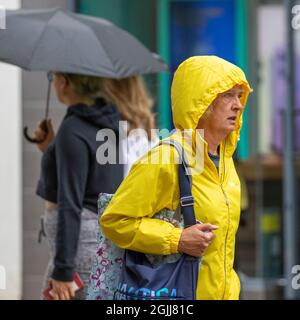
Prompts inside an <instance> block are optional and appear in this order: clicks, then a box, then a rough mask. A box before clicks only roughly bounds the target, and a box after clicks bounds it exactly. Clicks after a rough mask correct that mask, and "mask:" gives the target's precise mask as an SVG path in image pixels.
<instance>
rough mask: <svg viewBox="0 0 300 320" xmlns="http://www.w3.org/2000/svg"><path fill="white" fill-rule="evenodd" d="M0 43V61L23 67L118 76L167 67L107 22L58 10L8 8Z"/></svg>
mask: <svg viewBox="0 0 300 320" xmlns="http://www.w3.org/2000/svg"><path fill="white" fill-rule="evenodd" d="M0 44H1V45H0V61H2V62H6V63H9V64H13V65H17V66H19V67H21V68H23V69H25V70H36V71H50V70H51V71H59V72H66V73H77V74H85V75H94V76H101V77H107V78H117V79H120V78H126V77H129V76H132V75H141V74H147V73H156V72H161V71H165V70H166V69H167V65H166V64H165V63H164V62H163V61H162V59H161V58H160V57H159V56H158V55H156V54H153V53H152V52H150V51H149V50H148V49H147V48H146V47H145V46H144V45H143V44H141V43H140V42H139V41H138V40H137V39H136V38H134V37H133V36H132V35H130V34H129V33H128V32H126V31H124V30H122V29H120V28H118V27H117V26H115V25H114V24H112V23H111V22H109V21H107V20H104V19H100V18H95V17H90V16H86V15H81V14H76V13H71V12H66V11H63V10H61V9H44V10H26V9H21V10H8V11H7V12H6V29H4V30H0Z"/></svg>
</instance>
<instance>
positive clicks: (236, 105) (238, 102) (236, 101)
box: [233, 96, 243, 110]
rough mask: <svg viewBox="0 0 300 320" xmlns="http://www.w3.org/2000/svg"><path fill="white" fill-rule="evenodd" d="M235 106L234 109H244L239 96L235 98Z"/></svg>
mask: <svg viewBox="0 0 300 320" xmlns="http://www.w3.org/2000/svg"><path fill="white" fill-rule="evenodd" d="M233 106H234V108H237V109H239V110H241V109H243V105H242V103H241V100H240V98H239V97H238V96H236V97H235V98H234V103H233Z"/></svg>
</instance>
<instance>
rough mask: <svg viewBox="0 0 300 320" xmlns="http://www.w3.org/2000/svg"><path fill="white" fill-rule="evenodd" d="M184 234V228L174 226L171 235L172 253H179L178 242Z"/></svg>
mask: <svg viewBox="0 0 300 320" xmlns="http://www.w3.org/2000/svg"><path fill="white" fill-rule="evenodd" d="M181 234H182V229H180V228H174V229H173V230H172V232H171V236H170V250H171V254H172V253H178V244H179V240H180V237H181Z"/></svg>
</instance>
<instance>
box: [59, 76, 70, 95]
mask: <svg viewBox="0 0 300 320" xmlns="http://www.w3.org/2000/svg"><path fill="white" fill-rule="evenodd" d="M68 86H69V81H68V79H67V78H65V77H61V78H60V79H59V88H60V90H61V91H62V92H65V90H66V89H67V88H68Z"/></svg>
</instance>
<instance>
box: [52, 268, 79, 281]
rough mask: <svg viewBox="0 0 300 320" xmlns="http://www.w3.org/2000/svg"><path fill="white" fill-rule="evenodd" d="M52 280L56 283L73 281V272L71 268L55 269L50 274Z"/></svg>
mask: <svg viewBox="0 0 300 320" xmlns="http://www.w3.org/2000/svg"><path fill="white" fill-rule="evenodd" d="M52 279H54V280H57V281H64V282H72V281H73V279H74V270H73V268H58V267H55V268H54V270H53V272H52Z"/></svg>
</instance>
